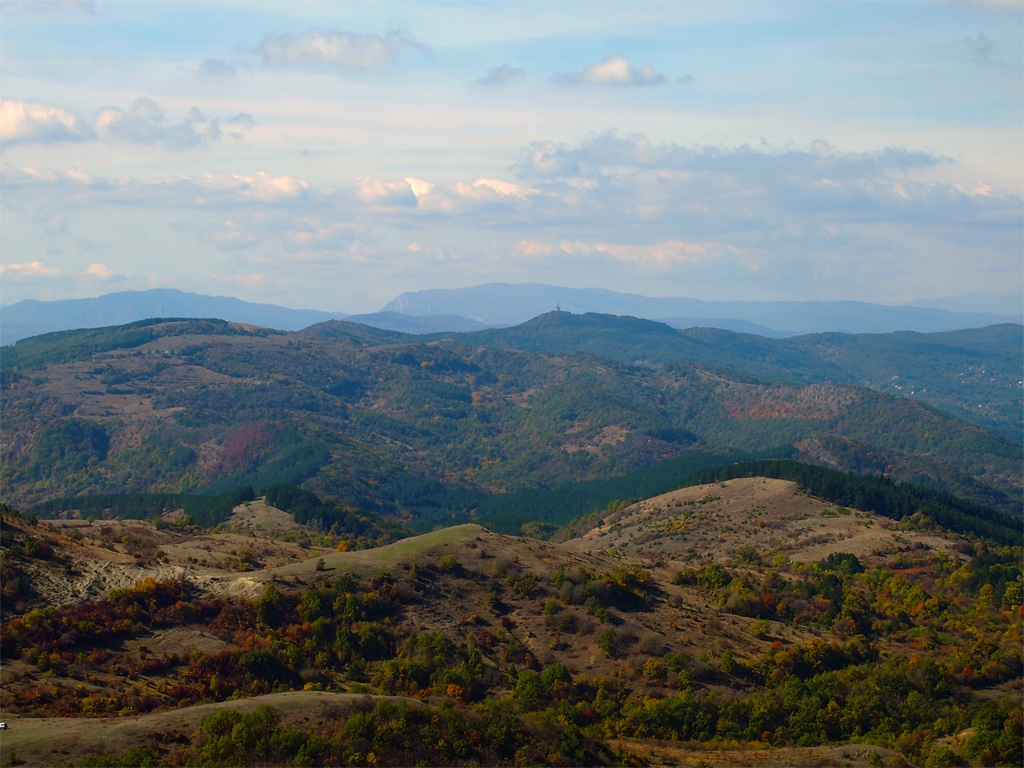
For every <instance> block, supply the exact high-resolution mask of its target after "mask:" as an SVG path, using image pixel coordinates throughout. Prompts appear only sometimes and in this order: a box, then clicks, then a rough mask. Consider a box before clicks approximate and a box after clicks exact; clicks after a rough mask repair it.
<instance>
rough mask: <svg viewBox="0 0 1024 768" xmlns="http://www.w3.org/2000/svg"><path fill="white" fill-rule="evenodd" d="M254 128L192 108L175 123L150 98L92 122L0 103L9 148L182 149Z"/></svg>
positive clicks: (244, 120) (102, 112)
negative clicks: (82, 144)
mask: <svg viewBox="0 0 1024 768" xmlns="http://www.w3.org/2000/svg"><path fill="white" fill-rule="evenodd" d="M253 125H254V122H253V119H252V115H248V114H237V115H234V116H232V117H228V118H213V119H208V118H206V117H205V116H204V115H203V113H202V112H200V111H199V110H198V109H197V108H195V107H193V108H192V109H191V110H190V111H189V113H188V114H187V115H186V116H185V117H184V119H182V120H181V121H180V122H178V123H171V122H168V120H167V113H166V110H164V109H163V108H162V107H161V106H160V105H159V104H158V103H157V102H155V101H154V100H153V99H150V98H146V97H142V98H138V99H136V100H135V101H134V102H132V104H131V105H130V106H129V107H128V109H126V110H125V109H121V108H120V107H103V108H101V109H99V110H98V111H97V112H96V114H95V115H94V116H93V118H92V120H91V121H85V120H82V119H81V118H80V117H78V116H77V115H75V114H73V113H72V112H69V111H67V110H64V109H60V108H58V107H52V106H48V105H46V104H41V103H40V102H35V101H34V102H23V101H7V100H5V101H3V103H2V105H0V141H3V142H6V143H8V144H15V143H27V142H36V143H41V144H51V143H56V142H64V141H84V140H89V139H94V140H99V141H105V142H110V143H130V144H164V145H166V146H168V147H172V148H174V149H185V148H188V147H194V146H197V145H199V144H203V143H206V142H215V141H219V140H220V139H222V138H223V137H225V136H229V137H231V138H235V139H237V138H241V136H242V135H243V134H244V133H245V132H246V131H248V130H249V129H250V128H252V126H253Z"/></svg>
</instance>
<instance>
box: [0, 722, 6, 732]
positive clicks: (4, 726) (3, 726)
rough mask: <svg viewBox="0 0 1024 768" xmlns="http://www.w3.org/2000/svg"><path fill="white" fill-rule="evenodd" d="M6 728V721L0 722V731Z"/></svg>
mask: <svg viewBox="0 0 1024 768" xmlns="http://www.w3.org/2000/svg"><path fill="white" fill-rule="evenodd" d="M6 730H7V723H0V731H6Z"/></svg>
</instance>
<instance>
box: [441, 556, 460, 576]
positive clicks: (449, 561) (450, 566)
mask: <svg viewBox="0 0 1024 768" xmlns="http://www.w3.org/2000/svg"><path fill="white" fill-rule="evenodd" d="M460 568H461V566H460V565H459V561H458V560H456V559H455V558H454V557H453V556H452V555H445V556H444V557H442V558H441V559H440V560H438V561H437V570H439V571H441V572H442V573H456V572H458V571H459V569H460Z"/></svg>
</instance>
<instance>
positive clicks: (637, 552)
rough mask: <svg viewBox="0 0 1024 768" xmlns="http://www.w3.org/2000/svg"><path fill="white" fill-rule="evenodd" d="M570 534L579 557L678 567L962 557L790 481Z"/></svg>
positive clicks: (756, 482) (632, 509) (707, 491)
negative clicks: (923, 554) (842, 556)
mask: <svg viewBox="0 0 1024 768" xmlns="http://www.w3.org/2000/svg"><path fill="white" fill-rule="evenodd" d="M591 526H592V527H591ZM572 533H573V534H574V535H575V538H571V539H569V540H568V541H566V542H565V546H566V547H568V548H569V549H573V550H576V551H582V552H594V551H607V552H617V553H621V554H622V555H625V556H626V557H632V558H646V559H649V560H657V559H666V560H669V561H676V562H679V561H683V562H687V561H692V560H704V559H711V560H715V561H717V562H723V561H725V562H735V563H740V564H743V565H760V564H762V563H766V564H772V563H773V562H774V561H775V559H776V558H779V562H780V563H785V562H789V561H804V562H814V561H817V560H821V559H823V558H825V557H827V556H828V555H830V554H832V553H835V552H848V553H850V554H853V555H856V556H857V557H858V558H859V559H860V560H861V561H862V562H864V563H871V564H873V565H874V564H878V563H879V562H884V561H885V559H886V558H887V557H888V556H890V555H891V553H892V552H895V551H900V550H901V549H902V550H904V551H905V550H908V549H913V550H928V551H933V552H943V553H946V554H947V555H949V556H952V557H961V555H959V554H958V553H957V551H956V549H955V544H956V543H957V542H958V541H959V539H957V538H953V537H949V536H942V535H938V534H930V533H926V532H918V531H913V530H900V529H899V526H898V524H897V523H895V522H894V521H892V520H890V519H887V518H885V517H882V516H880V515H876V514H872V513H870V512H861V511H858V510H850V509H847V508H845V507H842V506H838V505H836V504H831V503H829V502H826V501H822V500H820V499H816V498H814V497H812V496H808V495H807V494H806V493H802V492H800V491H799V490H798V488H797V485H796V483H793V482H790V481H787V480H774V479H767V478H761V477H751V478H737V479H734V480H729V481H728V482H722V483H714V484H712V485H700V486H695V487H692V488H683V489H681V490H678V491H673V492H672V493H666V494H664V495H662V496H657V497H655V498H652V499H646V500H644V501H642V502H639V503H637V504H633V505H631V506H629V507H626V508H625V509H623V510H621V511H617V512H612V513H610V514H606V515H604V516H595V518H594V519H592V520H591V521H589V523H585V524H584V525H583V526H580V527H578V528H576V529H575V530H573V531H572Z"/></svg>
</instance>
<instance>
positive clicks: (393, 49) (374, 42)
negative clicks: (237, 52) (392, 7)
mask: <svg viewBox="0 0 1024 768" xmlns="http://www.w3.org/2000/svg"><path fill="white" fill-rule="evenodd" d="M407 48H411V49H413V50H416V51H419V52H420V53H426V52H427V48H426V46H424V45H423V44H422V43H420V42H418V41H417V40H415V39H413V38H411V37H409V36H407V35H404V34H402V33H400V32H388V33H387V34H386V35H384V36H381V35H374V34H367V35H361V34H357V33H354V32H341V31H338V30H326V31H323V32H321V31H319V30H315V29H311V30H308V31H306V32H303V33H302V34H301V35H288V34H284V35H275V34H267V35H266V36H265V37H264V38H263V41H262V42H261V43H260V44H259V46H257V48H256V54H257V55H258V56H260V58H261V59H262V60H263V63H264V65H266V66H271V67H289V66H299V67H327V68H337V69H347V70H369V69H376V68H377V67H381V66H383V65H385V64H389V63H391V62H392V61H394V60H395V59H396V58H397V57H398V55H399V54H400V53H401V52H402V51H403V50H405V49H407Z"/></svg>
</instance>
